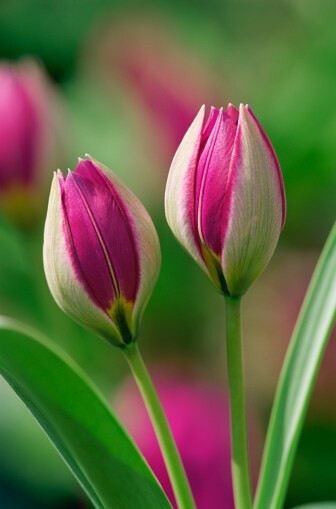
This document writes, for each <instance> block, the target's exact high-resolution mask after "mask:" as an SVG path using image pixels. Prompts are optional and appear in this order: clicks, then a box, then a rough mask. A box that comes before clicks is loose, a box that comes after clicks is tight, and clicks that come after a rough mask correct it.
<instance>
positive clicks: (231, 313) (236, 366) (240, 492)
mask: <svg viewBox="0 0 336 509" xmlns="http://www.w3.org/2000/svg"><path fill="white" fill-rule="evenodd" d="M225 303H226V336H227V337H226V340H227V362H228V374H229V387H230V407H231V441H232V458H231V469H232V480H233V491H234V498H235V504H236V509H251V508H252V490H251V480H250V468H249V459H248V441H247V424H246V408H245V407H246V405H245V395H244V373H243V357H242V342H241V307H240V298H233V297H225Z"/></svg>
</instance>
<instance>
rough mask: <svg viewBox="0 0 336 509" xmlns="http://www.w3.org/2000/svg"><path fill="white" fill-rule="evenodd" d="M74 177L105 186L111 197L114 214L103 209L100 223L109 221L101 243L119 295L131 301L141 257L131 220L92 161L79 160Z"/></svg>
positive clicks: (121, 201) (110, 184)
mask: <svg viewBox="0 0 336 509" xmlns="http://www.w3.org/2000/svg"><path fill="white" fill-rule="evenodd" d="M77 174H79V175H81V176H84V177H88V178H90V179H91V180H92V182H95V183H96V184H97V185H101V186H104V187H105V188H106V189H107V190H108V191H109V193H110V194H111V197H112V198H113V204H114V207H113V211H112V210H111V211H110V214H109V213H108V211H106V210H105V215H104V213H103V214H102V220H103V221H104V219H105V218H107V219H108V224H107V226H104V227H103V228H102V233H103V234H104V232H105V231H106V232H107V234H106V236H104V242H105V246H106V249H107V252H108V253H109V258H110V260H111V263H112V265H113V268H114V273H115V277H116V280H117V282H118V285H119V288H120V293H121V294H122V295H123V296H124V297H125V298H126V299H127V300H130V301H132V302H134V300H135V297H136V294H137V291H138V288H139V284H140V255H139V247H138V244H137V242H136V232H135V226H134V224H133V220H132V218H131V217H130V215H129V213H128V210H127V207H126V205H125V203H124V201H123V199H122V197H121V195H120V193H119V192H118V190H117V189H116V188H115V186H114V185H113V183H112V181H111V180H110V179H109V178H108V177H107V175H105V173H103V172H102V171H101V169H100V168H99V167H98V166H97V165H96V164H95V163H94V162H93V161H90V160H82V161H80V162H79V164H78V166H77V168H76V175H77ZM109 228H110V229H109Z"/></svg>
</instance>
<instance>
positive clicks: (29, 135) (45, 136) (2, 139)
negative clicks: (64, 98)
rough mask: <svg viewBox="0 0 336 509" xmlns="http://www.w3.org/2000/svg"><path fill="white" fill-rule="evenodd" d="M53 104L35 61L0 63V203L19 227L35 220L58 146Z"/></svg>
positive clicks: (54, 97) (55, 99)
mask: <svg viewBox="0 0 336 509" xmlns="http://www.w3.org/2000/svg"><path fill="white" fill-rule="evenodd" d="M56 106H57V111H56ZM58 106H59V104H58V97H57V95H56V94H55V93H54V90H53V88H52V86H51V85H50V83H49V82H48V80H47V78H46V76H45V73H44V72H43V70H42V68H41V67H40V66H39V65H37V64H36V63H35V62H33V61H22V62H20V63H18V64H8V63H5V62H4V63H0V207H1V208H2V210H3V211H4V212H5V213H6V214H7V215H8V216H9V217H10V218H11V219H12V220H13V221H14V222H15V223H17V224H19V225H20V226H28V225H30V223H31V222H32V221H33V220H34V219H35V215H36V213H37V211H38V209H39V205H40V203H41V201H42V200H41V197H42V196H43V193H41V190H42V188H43V186H44V182H45V179H44V174H45V175H46V172H45V168H46V166H49V164H50V163H51V162H52V160H53V158H54V157H55V155H56V149H59V145H60V141H61V140H60V137H59V134H60V133H59V132H58V131H59V127H60V120H61V118H60V113H59V111H60V108H59V107H58ZM58 152H59V150H58Z"/></svg>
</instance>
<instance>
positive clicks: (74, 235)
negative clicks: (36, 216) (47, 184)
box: [43, 158, 160, 346]
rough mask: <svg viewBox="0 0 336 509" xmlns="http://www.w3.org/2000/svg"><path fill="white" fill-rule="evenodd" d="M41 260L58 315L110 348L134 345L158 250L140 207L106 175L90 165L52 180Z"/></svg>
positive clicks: (101, 168) (156, 268)
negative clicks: (62, 313) (92, 332)
mask: <svg viewBox="0 0 336 509" xmlns="http://www.w3.org/2000/svg"><path fill="white" fill-rule="evenodd" d="M43 259H44V270H45V274H46V278H47V282H48V285H49V288H50V291H51V293H52V295H53V297H54V299H55V300H56V302H57V304H58V305H59V306H60V307H61V309H62V310H63V311H64V312H65V313H67V314H69V315H70V316H71V317H72V318H74V319H75V320H76V321H78V322H79V323H81V324H82V325H84V326H85V327H87V328H88V329H90V330H93V331H94V332H96V333H98V334H100V335H101V336H103V337H105V338H106V339H108V340H109V341H111V342H112V343H114V344H115V345H117V346H125V345H127V344H129V343H131V342H132V341H134V340H135V339H136V337H137V334H138V327H139V321H140V318H141V315H142V312H143V310H144V307H145V306H146V303H147V301H148V299H149V297H150V295H151V292H152V290H153V287H154V284H155V281H156V279H157V276H158V272H159V268H160V246H159V241H158V237H157V234H156V231H155V228H154V225H153V223H152V221H151V219H150V217H149V215H148V213H147V212H146V210H145V208H144V207H143V205H142V204H141V203H140V202H139V200H138V199H137V198H136V197H135V196H134V194H133V193H132V192H131V191H130V190H129V189H128V188H126V186H124V184H123V183H122V182H121V181H120V180H119V179H118V178H117V177H116V176H115V175H114V174H113V173H112V172H111V170H109V169H108V168H106V167H105V166H103V165H102V164H100V163H98V162H96V161H94V160H93V159H91V158H90V159H86V160H79V163H78V165H77V168H76V170H75V171H74V172H71V171H69V173H68V175H67V176H66V177H64V176H63V175H62V173H61V172H60V171H59V172H58V173H57V174H55V175H54V179H53V183H52V187H51V192H50V198H49V207H48V212H47V219H46V225H45V233H44V247H43Z"/></svg>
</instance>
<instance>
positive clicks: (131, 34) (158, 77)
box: [100, 17, 224, 171]
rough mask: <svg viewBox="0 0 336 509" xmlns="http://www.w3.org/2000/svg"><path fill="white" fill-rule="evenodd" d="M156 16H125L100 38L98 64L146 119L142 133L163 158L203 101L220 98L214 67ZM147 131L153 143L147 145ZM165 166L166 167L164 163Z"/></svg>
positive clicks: (170, 152) (179, 137) (175, 143)
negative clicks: (120, 87) (184, 43)
mask: <svg viewBox="0 0 336 509" xmlns="http://www.w3.org/2000/svg"><path fill="white" fill-rule="evenodd" d="M172 31H173V28H172V27H169V26H168V25H167V22H166V21H163V20H162V19H155V18H152V19H148V18H147V19H146V21H144V20H143V19H142V18H133V19H129V17H128V18H127V23H124V22H122V21H119V22H118V23H116V25H115V26H113V29H111V30H110V31H108V33H107V34H106V35H105V37H104V38H103V44H102V45H101V48H100V49H101V52H102V53H103V64H102V66H103V67H104V69H105V70H106V69H107V72H109V74H110V79H111V80H113V81H114V82H115V81H119V82H121V83H122V84H123V87H124V88H126V89H128V91H129V92H130V94H131V95H132V96H133V98H134V99H135V101H134V102H135V104H136V105H138V106H139V107H140V109H142V113H143V114H144V115H145V116H147V117H148V118H149V122H148V125H150V126H151V127H150V128H149V129H147V124H146V128H145V129H143V132H142V136H144V137H147V138H148V141H149V142H150V144H151V146H152V149H153V148H154V149H155V150H159V151H160V152H161V158H163V159H164V164H166V163H168V162H169V161H170V160H171V158H172V156H173V155H174V152H175V150H176V148H177V146H178V145H179V143H180V142H181V140H182V138H183V135H184V133H185V131H186V129H187V128H188V126H189V125H190V123H191V121H192V120H193V118H194V116H195V114H196V112H197V111H198V110H199V107H200V105H201V104H203V103H204V102H210V103H212V104H214V103H217V102H218V103H219V102H222V100H223V98H224V97H223V92H222V91H221V92H220V91H219V86H218V80H217V79H216V74H215V72H214V71H213V70H212V69H211V68H210V66H209V65H208V64H207V63H206V60H205V59H203V58H202V57H201V56H200V55H199V54H195V52H192V51H191V50H189V49H188V48H187V45H183V43H182V42H177V41H178V38H177V37H176V34H174V33H173V34H172ZM153 135H155V143H154V145H155V146H153ZM167 171H168V168H167Z"/></svg>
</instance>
